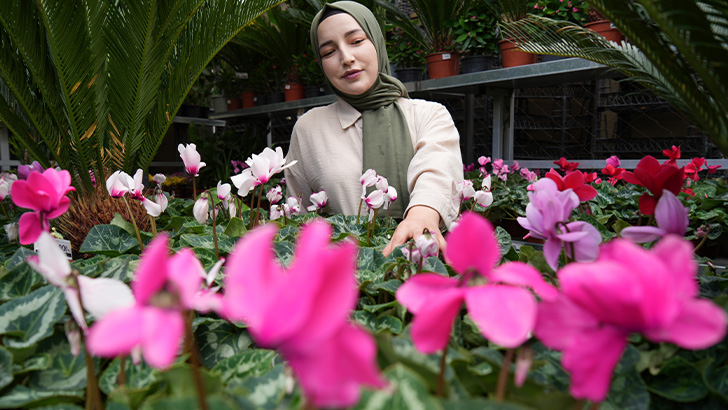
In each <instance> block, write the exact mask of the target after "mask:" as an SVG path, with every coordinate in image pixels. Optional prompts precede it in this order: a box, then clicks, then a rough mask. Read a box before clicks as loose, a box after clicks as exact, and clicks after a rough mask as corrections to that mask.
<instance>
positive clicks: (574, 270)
mask: <svg viewBox="0 0 728 410" xmlns="http://www.w3.org/2000/svg"><path fill="white" fill-rule="evenodd" d="M696 273H697V264H696V262H695V260H694V258H693V250H692V246H691V245H690V243H689V242H687V241H685V240H683V239H681V238H679V237H677V236H674V235H669V236H667V237H665V239H663V240H661V241H660V242H659V243H658V244H657V245H656V246H655V247H654V248H652V249H651V250H646V249H644V248H642V247H640V246H638V245H635V244H633V243H631V242H630V241H627V240H623V239H617V240H615V241H612V242H610V243H608V244H605V245H604V246H602V249H601V252H600V255H599V259H598V260H597V261H596V262H593V263H573V264H570V265H568V266H566V267H564V268H563V269H561V270H560V271H559V273H558V276H559V282H560V283H561V290H562V293H561V294H560V295H559V297H558V299H556V300H552V301H544V302H543V303H541V305H540V307H539V310H538V322H537V324H536V329H535V333H536V336H537V337H538V338H539V339H540V340H541V341H542V342H543V343H544V344H545V345H546V346H548V347H550V348H552V349H556V350H561V351H563V356H562V359H561V360H562V364H563V366H564V368H565V369H566V370H568V371H569V372H570V373H571V387H570V390H571V394H572V395H573V396H574V397H576V398H585V399H589V400H593V401H601V400H603V399H604V398H605V397H606V395H607V392H608V391H609V384H610V379H611V376H612V372H613V371H614V368H615V366H616V365H617V362H619V358H620V356H621V355H622V351H623V350H624V348H625V347H626V346H627V338H628V337H629V336H630V334H632V333H634V332H640V333H642V334H643V335H644V336H645V337H647V338H648V339H650V340H652V341H653V342H670V343H675V344H677V345H678V346H681V347H683V348H686V349H703V348H707V347H709V346H711V345H713V344H715V343H717V342H719V341H721V340H722V339H723V337H724V336H725V334H726V314H725V312H724V311H723V309H722V308H720V307H718V306H716V305H715V304H713V303H712V302H710V301H708V300H702V299H699V298H698V297H697V296H698V283H697V281H696V280H695V275H696Z"/></svg>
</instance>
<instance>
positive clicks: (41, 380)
mask: <svg viewBox="0 0 728 410" xmlns="http://www.w3.org/2000/svg"><path fill="white" fill-rule="evenodd" d="M38 350H39V351H42V352H44V353H48V354H49V355H50V357H51V363H50V366H49V367H48V368H47V369H45V370H42V371H38V372H34V373H33V374H31V377H30V382H29V384H28V387H30V388H32V389H34V390H75V389H82V388H85V387H86V359H85V354H84V349H83V347H82V348H81V354H79V355H78V356H74V355H72V354H71V347H70V345H69V344H68V340H67V339H66V336H65V335H64V334H63V333H60V332H59V333H56V334H54V335H53V337H51V338H49V339H46V340H44V341H43V342H42V343H41V344H40V346H39V347H38ZM94 362H95V364H94V366H95V368H96V369H97V368H98V360H94Z"/></svg>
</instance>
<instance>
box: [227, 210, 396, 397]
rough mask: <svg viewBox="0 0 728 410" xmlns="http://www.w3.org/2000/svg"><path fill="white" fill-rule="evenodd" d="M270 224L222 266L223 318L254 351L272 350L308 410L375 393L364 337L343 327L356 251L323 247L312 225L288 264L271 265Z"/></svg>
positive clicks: (346, 244)
mask: <svg viewBox="0 0 728 410" xmlns="http://www.w3.org/2000/svg"><path fill="white" fill-rule="evenodd" d="M275 235H276V229H275V226H274V225H264V226H262V227H259V228H257V229H255V230H253V231H251V232H250V233H249V234H248V235H247V236H245V237H244V238H243V239H241V240H240V241H239V242H238V243H237V245H236V246H235V249H234V250H233V252H232V254H231V256H230V259H229V261H228V267H227V271H226V278H225V288H226V293H225V296H224V299H223V305H224V310H225V315H226V316H227V317H228V318H230V319H231V320H241V321H244V322H245V323H246V324H247V325H248V331H249V332H250V335H251V336H252V337H253V339H254V340H255V341H256V343H257V344H258V345H259V346H261V347H266V348H273V349H276V350H278V351H279V352H280V353H281V355H282V356H283V357H284V358H285V359H286V361H287V362H288V364H289V365H290V367H291V368H292V369H293V373H294V375H295V376H296V378H297V379H298V381H299V382H300V384H301V388H302V390H303V393H304V395H305V396H306V398H307V400H309V401H310V402H311V403H312V404H313V405H314V406H316V407H348V406H352V405H354V404H356V403H357V402H358V400H359V386H361V385H368V386H372V387H383V386H384V385H385V382H384V380H383V379H382V377H381V376H380V375H379V372H378V370H377V366H376V351H377V349H376V345H375V343H374V340H373V339H372V337H371V336H370V335H369V334H368V333H367V332H365V331H364V330H362V329H361V328H360V327H358V326H356V325H354V324H352V323H351V322H350V321H349V319H348V318H349V315H350V313H351V311H352V310H353V309H354V307H355V305H356V300H357V285H356V278H355V273H356V245H355V244H354V243H353V242H350V241H342V242H340V243H339V244H338V245H336V246H332V245H330V238H331V228H330V227H329V226H328V224H326V223H324V222H320V221H314V222H311V223H310V224H309V225H308V226H306V227H305V228H303V229H302V230H301V236H300V238H299V240H298V244H297V247H296V251H295V255H294V259H293V263H292V264H291V266H290V268H289V269H287V270H286V271H284V269H283V268H282V267H281V265H280V264H278V262H277V261H276V257H275V253H274V251H273V240H274V238H275Z"/></svg>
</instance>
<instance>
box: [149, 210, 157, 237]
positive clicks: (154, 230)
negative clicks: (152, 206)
mask: <svg viewBox="0 0 728 410" xmlns="http://www.w3.org/2000/svg"><path fill="white" fill-rule="evenodd" d="M149 225H151V227H152V238H156V237H157V221H156V219H155V218H154V217H153V216H151V215H149Z"/></svg>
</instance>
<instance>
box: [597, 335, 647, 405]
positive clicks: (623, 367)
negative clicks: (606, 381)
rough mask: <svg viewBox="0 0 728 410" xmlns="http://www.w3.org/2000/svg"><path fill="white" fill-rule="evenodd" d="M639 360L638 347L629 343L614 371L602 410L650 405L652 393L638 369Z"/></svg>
mask: <svg viewBox="0 0 728 410" xmlns="http://www.w3.org/2000/svg"><path fill="white" fill-rule="evenodd" d="M638 361H639V353H638V352H637V349H635V348H634V346H632V345H631V344H630V345H627V349H625V351H624V353H623V354H622V359H621V360H620V361H619V364H618V365H617V369H616V370H615V371H614V376H613V377H612V384H611V386H610V389H609V395H608V396H607V398H606V400H605V401H604V402H603V403H602V406H601V409H602V410H640V409H647V408H649V407H650V393H649V392H648V391H647V387H646V386H645V382H644V381H643V380H642V378H641V377H640V375H639V373H637V370H636V365H637V362H638Z"/></svg>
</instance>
